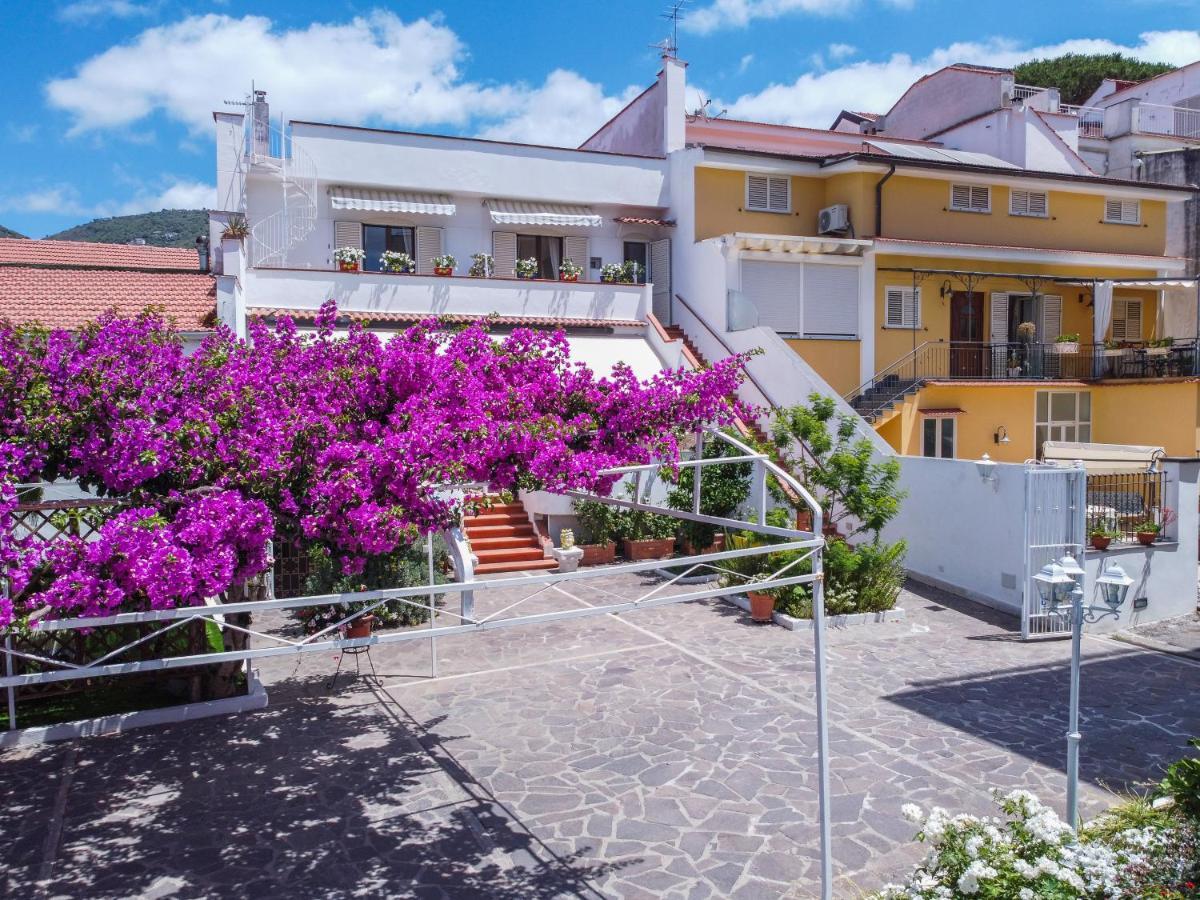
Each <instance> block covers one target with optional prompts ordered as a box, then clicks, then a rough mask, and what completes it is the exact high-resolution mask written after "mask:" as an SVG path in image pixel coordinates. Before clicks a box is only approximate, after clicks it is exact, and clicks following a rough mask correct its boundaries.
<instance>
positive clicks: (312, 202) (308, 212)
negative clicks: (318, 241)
mask: <svg viewBox="0 0 1200 900" xmlns="http://www.w3.org/2000/svg"><path fill="white" fill-rule="evenodd" d="M268 134H269V137H268V140H267V141H266V144H265V146H264V145H263V144H262V143H261V142H260V143H258V146H255V143H256V142H255V141H254V139H253V135H252V133H251V128H247V129H246V134H245V144H244V153H245V158H246V160H247V163H248V166H247V169H248V170H257V171H266V172H272V171H273V172H275V173H277V175H278V177H279V179H280V184H281V188H282V190H283V205H282V207H281V208H280V209H279V211H278V212H274V213H272V214H271V215H269V216H266V217H265V218H262V219H259V220H258V221H257V222H254V223H253V224H252V225H251V227H250V240H249V241H248V245H249V248H248V249H249V257H250V259H249V263H250V265H251V266H256V267H263V268H270V267H282V266H286V265H287V256H288V250H289V249H290V248H291V247H293V246H295V245H296V244H297V243H299V242H300V241H302V240H304V238H306V237H308V235H310V234H311V233H312V232H313V230H314V229H315V228H316V227H317V167H316V164H315V163H314V162H313V160H312V157H310V156H309V155H308V154H307V153H305V152H304V151H303V150H302V149H300V148H299V147H298V146H296V143H295V141H293V140H292V139H291V136H290V135H289V134H287V133H286V132H285V131H284V130H283V129H281V128H278V127H276V126H274V125H271V126H269V128H268ZM243 208H244V207H243Z"/></svg>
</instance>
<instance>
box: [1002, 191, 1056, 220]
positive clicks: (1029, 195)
mask: <svg viewBox="0 0 1200 900" xmlns="http://www.w3.org/2000/svg"><path fill="white" fill-rule="evenodd" d="M1018 194H1024V195H1025V209H1024V211H1022V210H1019V209H1017V206H1016V200H1017V195H1018ZM1035 194H1037V195H1040V196H1041V197H1042V210H1043V211H1042V212H1040V213H1037V212H1030V207H1031V206H1032V200H1033V196H1034V195H1035ZM1008 214H1009V215H1010V216H1021V217H1023V218H1029V219H1048V218H1050V192H1049V191H1035V190H1030V189H1028V188H1009V190H1008Z"/></svg>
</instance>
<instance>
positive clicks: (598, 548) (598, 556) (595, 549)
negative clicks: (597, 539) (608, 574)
mask: <svg viewBox="0 0 1200 900" xmlns="http://www.w3.org/2000/svg"><path fill="white" fill-rule="evenodd" d="M579 548H580V549H581V550H583V558H582V559H580V560H579V564H580V565H581V566H602V565H604V564H606V563H610V562H612V561H613V560H615V559H616V558H617V545H616V544H613V543H608V544H580V545H579Z"/></svg>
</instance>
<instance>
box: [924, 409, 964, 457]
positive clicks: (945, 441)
mask: <svg viewBox="0 0 1200 900" xmlns="http://www.w3.org/2000/svg"><path fill="white" fill-rule="evenodd" d="M954 421H955V420H954V419H952V418H938V419H922V420H921V455H922V456H935V457H940V458H941V459H954V434H955V431H956V430H957V429H956V428H955V427H954Z"/></svg>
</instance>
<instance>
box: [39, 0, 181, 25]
mask: <svg viewBox="0 0 1200 900" xmlns="http://www.w3.org/2000/svg"><path fill="white" fill-rule="evenodd" d="M157 8H158V4H157V3H131V2H130V0H77V2H75V3H68V4H67V5H66V6H64V7H62V8H61V9H60V10H59V11H58V13H57V16H58V19H59V21H62V22H70V23H72V24H75V25H78V24H81V23H83V22H91V21H93V20H95V19H100V18H115V19H130V18H133V17H134V16H148V15H151V14H152V13H153V12H154V11H155V10H156V9H157Z"/></svg>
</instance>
